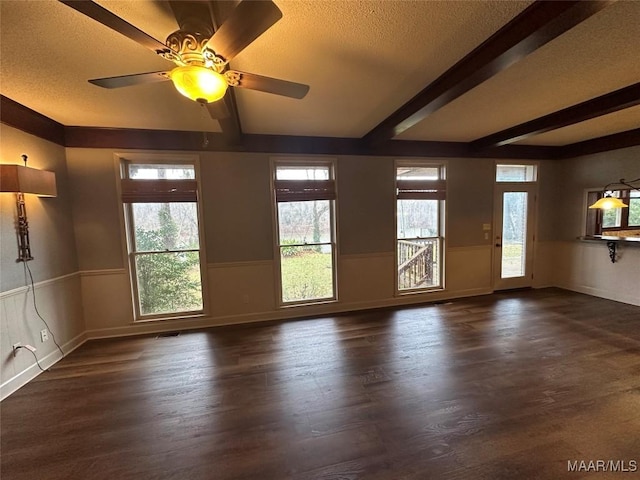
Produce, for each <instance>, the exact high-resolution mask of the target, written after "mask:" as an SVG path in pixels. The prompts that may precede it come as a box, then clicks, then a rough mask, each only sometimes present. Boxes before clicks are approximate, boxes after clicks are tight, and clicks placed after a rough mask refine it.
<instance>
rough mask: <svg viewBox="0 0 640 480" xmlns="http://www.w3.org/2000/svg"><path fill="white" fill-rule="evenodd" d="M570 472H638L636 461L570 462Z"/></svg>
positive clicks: (568, 462) (568, 467)
mask: <svg viewBox="0 0 640 480" xmlns="http://www.w3.org/2000/svg"><path fill="white" fill-rule="evenodd" d="M567 471H569V472H620V473H629V472H637V471H638V462H637V461H636V460H568V461H567Z"/></svg>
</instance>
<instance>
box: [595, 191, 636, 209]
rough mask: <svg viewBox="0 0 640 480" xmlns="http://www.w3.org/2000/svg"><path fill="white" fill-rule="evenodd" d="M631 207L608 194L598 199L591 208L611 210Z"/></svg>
mask: <svg viewBox="0 0 640 480" xmlns="http://www.w3.org/2000/svg"><path fill="white" fill-rule="evenodd" d="M628 207H629V205H626V204H625V203H624V202H623V201H622V200H620V199H619V198H617V197H612V196H611V195H609V194H606V195H605V196H604V197H602V198H600V199H598V201H597V202H595V203H594V204H593V205H590V206H589V208H600V209H602V210H611V209H612V208H628Z"/></svg>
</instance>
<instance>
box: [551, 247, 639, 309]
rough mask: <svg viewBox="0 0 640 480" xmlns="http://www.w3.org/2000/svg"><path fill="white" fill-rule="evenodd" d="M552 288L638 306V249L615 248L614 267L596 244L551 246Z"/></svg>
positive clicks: (606, 254)
mask: <svg viewBox="0 0 640 480" xmlns="http://www.w3.org/2000/svg"><path fill="white" fill-rule="evenodd" d="M555 243H556V247H555V248H556V256H555V265H554V272H555V282H554V283H555V285H556V286H558V287H561V288H566V289H567V290H573V291H575V292H580V293H586V294H587V295H594V296H596V297H602V298H608V299H610V300H616V301H618V302H624V303H629V304H631V305H638V306H640V248H638V247H637V246H625V245H624V244H620V245H619V247H618V258H617V260H616V263H611V260H610V259H609V250H608V249H607V245H606V244H605V243H600V242H593V243H592V242H581V241H573V242H555Z"/></svg>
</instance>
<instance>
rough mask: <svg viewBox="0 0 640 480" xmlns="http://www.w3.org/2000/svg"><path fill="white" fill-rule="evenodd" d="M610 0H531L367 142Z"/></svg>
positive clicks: (410, 121)
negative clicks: (523, 8) (524, 7)
mask: <svg viewBox="0 0 640 480" xmlns="http://www.w3.org/2000/svg"><path fill="white" fill-rule="evenodd" d="M610 3H612V2H611V1H608V0H607V1H591V0H585V1H564V2H549V1H540V0H539V1H536V2H534V3H533V4H531V5H530V6H529V7H527V8H526V9H525V10H524V11H523V12H522V13H520V15H518V16H517V17H515V18H514V19H513V20H512V21H511V22H509V23H508V24H506V25H505V26H504V27H502V28H501V29H500V30H498V31H497V32H496V33H495V34H494V35H492V36H491V37H489V38H488V39H487V40H486V41H485V42H483V43H482V44H481V45H480V46H478V47H477V48H476V49H474V50H473V51H472V52H471V53H469V54H468V55H467V56H465V57H464V58H463V59H462V60H460V61H459V62H458V63H456V64H455V65H454V66H453V67H451V68H450V69H449V70H447V71H446V72H445V73H444V74H442V75H441V76H440V77H439V78H437V79H436V80H435V81H434V82H433V83H431V84H429V85H427V86H426V87H425V88H424V89H423V90H422V91H421V92H419V93H418V94H417V95H416V96H414V97H413V98H412V99H411V100H409V101H408V102H407V103H405V104H404V105H403V106H402V107H400V108H399V109H398V110H396V111H395V112H393V113H392V114H391V115H390V116H389V117H387V118H386V119H385V120H383V121H382V122H381V123H380V124H378V125H377V126H376V127H375V128H374V129H373V130H371V131H370V132H369V133H367V134H366V135H365V136H364V137H363V139H364V140H365V141H366V142H367V143H372V144H375V143H381V142H385V141H387V140H390V139H392V138H394V137H396V136H397V135H399V134H400V133H402V132H404V131H405V130H407V129H408V128H410V127H412V126H414V125H416V124H417V123H419V122H421V121H422V120H424V119H425V118H426V117H427V116H429V115H430V114H432V113H433V112H435V111H436V110H438V109H440V108H442V107H443V106H444V105H446V104H448V103H450V102H451V101H453V100H455V99H456V98H458V97H459V96H461V95H462V94H464V93H466V92H468V91H469V90H471V89H472V88H474V87H476V86H478V85H479V84H481V83H483V82H485V81H486V80H488V79H489V78H491V77H493V76H494V75H496V74H498V73H499V72H501V71H503V70H505V69H506V68H507V67H509V66H511V65H512V64H514V63H515V62H517V61H519V60H521V59H522V58H524V57H525V56H527V55H529V54H530V53H532V52H534V51H535V50H537V49H538V48H540V47H541V46H543V45H545V44H546V43H548V42H549V41H551V40H553V39H554V38H556V37H558V36H560V35H561V34H563V33H564V32H566V31H568V30H570V29H571V28H573V27H575V26H576V25H578V24H579V23H581V22H582V21H584V20H586V19H587V18H589V17H590V16H592V15H593V14H595V13H597V12H599V11H600V10H601V9H603V8H605V7H606V6H607V5H609V4H610Z"/></svg>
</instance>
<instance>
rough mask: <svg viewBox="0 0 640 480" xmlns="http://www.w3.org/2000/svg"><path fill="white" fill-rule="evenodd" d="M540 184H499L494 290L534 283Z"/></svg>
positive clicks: (495, 235)
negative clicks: (536, 214) (538, 187)
mask: <svg viewBox="0 0 640 480" xmlns="http://www.w3.org/2000/svg"><path fill="white" fill-rule="evenodd" d="M535 202H536V186H535V185H526V184H522V183H520V184H511V183H498V184H496V194H495V202H494V217H493V218H494V219H495V225H494V229H493V232H494V255H493V259H494V268H493V272H494V273H493V277H494V278H493V289H494V290H505V289H510V288H523V287H530V286H531V285H532V283H533V242H534V238H535V237H534V233H535V221H534V220H535Z"/></svg>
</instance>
